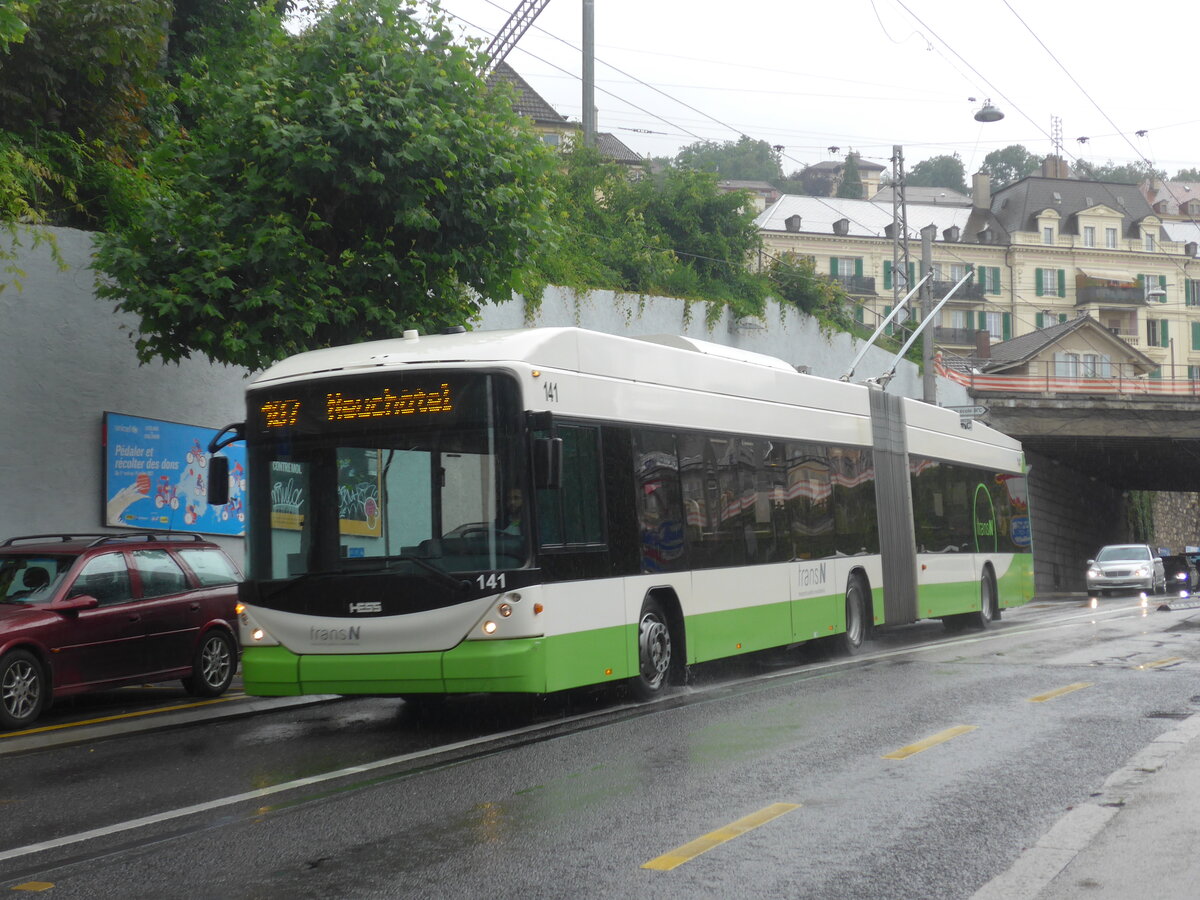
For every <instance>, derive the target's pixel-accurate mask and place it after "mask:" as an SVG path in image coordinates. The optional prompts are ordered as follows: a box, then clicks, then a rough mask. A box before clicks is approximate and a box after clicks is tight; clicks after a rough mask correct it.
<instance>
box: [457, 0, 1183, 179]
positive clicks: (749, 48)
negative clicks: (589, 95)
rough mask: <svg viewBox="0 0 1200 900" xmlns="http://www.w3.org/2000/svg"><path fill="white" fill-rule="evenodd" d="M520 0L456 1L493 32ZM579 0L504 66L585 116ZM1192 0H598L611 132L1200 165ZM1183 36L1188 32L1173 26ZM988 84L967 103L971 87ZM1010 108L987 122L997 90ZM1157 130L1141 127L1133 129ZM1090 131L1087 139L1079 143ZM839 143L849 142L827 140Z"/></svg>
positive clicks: (603, 93)
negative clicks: (1015, 147) (1126, 1)
mask: <svg viewBox="0 0 1200 900" xmlns="http://www.w3.org/2000/svg"><path fill="white" fill-rule="evenodd" d="M518 5H519V3H518V0H443V2H442V7H443V9H444V10H445V11H446V12H447V13H449V14H451V15H452V17H453V19H452V21H453V22H454V23H455V25H456V27H457V28H458V29H459V30H461V31H462V33H464V34H469V35H472V36H476V37H480V38H483V39H484V41H485V43H486V41H488V40H490V38H491V36H492V35H493V34H494V33H495V32H496V31H497V30H498V29H499V28H500V27H501V26H502V25H503V23H504V22H505V21H507V19H508V17H509V14H510V13H511V12H512V11H513V10H514V9H516V8H517V6H518ZM582 9H583V0H550V2H549V4H548V5H547V6H546V8H545V10H544V11H543V12H542V13H541V15H540V16H539V17H538V18H537V20H536V21H535V22H534V24H533V27H532V28H530V29H529V30H528V31H527V32H526V33H525V35H524V36H523V37H522V38H521V40H520V41H519V43H518V44H517V46H516V48H515V49H514V50H513V51H512V52H511V53H510V54H509V56H508V58H507V62H508V63H509V64H510V65H511V66H512V67H513V68H514V69H516V70H517V72H519V73H520V74H521V75H522V76H523V77H524V78H525V79H526V80H527V81H528V82H529V83H530V84H531V85H532V86H533V88H534V89H535V90H536V91H537V92H538V93H539V94H541V95H542V96H543V97H544V98H545V99H546V100H547V101H549V103H550V104H551V105H552V106H553V107H554V108H555V109H557V110H558V111H559V112H560V113H562V114H563V115H565V116H567V117H568V118H570V119H572V120H575V121H579V120H580V118H581V109H582V102H581V93H582V92H581V86H580V80H579V75H580V72H581V59H580V51H579V49H578V48H579V47H580V44H581V36H582ZM1196 9H1197V7H1196V6H1195V4H1194V2H1189V0H1141V2H1139V3H1137V4H1135V5H1134V6H1112V5H1108V4H1096V3H1091V4H1084V3H1079V2H1072V0H969V2H963V0H840V2H836V3H830V2H821V3H817V2H812V0H741V2H723V3H716V2H712V0H595V42H596V106H597V110H598V120H599V128H600V130H601V131H608V132H612V133H613V134H615V135H616V136H617V137H619V138H620V139H621V140H622V141H624V143H625V144H627V145H628V146H629V147H630V148H631V149H633V150H634V151H636V152H638V153H640V154H642V155H651V156H673V155H674V154H675V153H676V152H677V151H678V149H679V148H680V147H683V146H686V145H687V144H690V143H693V142H695V141H698V140H711V141H718V142H720V141H727V140H736V139H737V138H738V136H739V135H741V134H746V135H749V136H750V137H751V138H754V139H761V140H765V141H767V142H768V143H770V144H779V145H783V147H784V148H785V149H784V150H783V169H784V172H785V173H789V172H791V171H793V170H795V169H798V168H802V167H803V166H805V165H809V164H811V163H815V162H819V161H821V160H823V159H830V158H834V157H835V156H836V157H838V158H840V157H843V156H845V154H846V152H847V151H848V150H850V149H854V150H856V151H858V152H860V153H861V154H862V156H863V157H864V158H867V159H871V160H874V161H876V162H878V163H879V164H880V165H884V166H888V167H889V168H890V165H891V164H890V162H889V160H890V158H891V155H892V147H893V145H897V144H899V145H901V146H902V147H903V148H904V159H905V165H906V167H907V168H908V169H910V170H911V168H912V166H913V165H914V164H915V163H917V162H918V161H920V160H922V159H926V158H928V157H930V156H936V155H939V154H951V153H957V154H959V156H960V157H961V158H962V161H963V164H964V166H965V167H966V171H967V173H968V183H969V180H970V179H969V176H970V173H971V172H974V171H975V170H976V169H978V167H979V165H980V164H981V163H982V162H983V158H984V157H985V156H986V155H987V154H988V153H989V152H990V151H992V150H995V149H998V148H1001V147H1005V146H1007V145H1009V144H1023V145H1024V146H1025V147H1027V148H1028V149H1029V150H1030V151H1032V152H1033V153H1036V154H1038V155H1039V156H1043V155H1045V154H1048V153H1050V152H1051V150H1052V147H1053V146H1054V144H1053V140H1052V138H1053V135H1054V131H1055V127H1054V125H1053V118H1054V117H1058V119H1059V120H1060V122H1061V125H1060V129H1061V141H1062V151H1063V153H1064V155H1065V156H1067V158H1068V160H1070V159H1072V158H1076V157H1078V158H1082V159H1086V160H1088V161H1090V162H1098V163H1104V162H1107V161H1109V160H1112V161H1115V162H1119V163H1121V162H1131V161H1134V160H1137V159H1139V158H1145V159H1148V160H1150V161H1151V162H1153V163H1154V164H1155V166H1156V167H1157V168H1160V169H1165V170H1166V171H1167V174H1168V175H1169V176H1174V174H1175V173H1176V171H1178V170H1179V169H1181V168H1189V167H1200V140H1197V137H1198V136H1200V108H1197V107H1196V106H1195V104H1194V103H1192V102H1191V95H1192V93H1193V92H1194V86H1195V84H1196V72H1197V69H1198V68H1200V66H1198V65H1197V62H1196V59H1195V54H1194V52H1193V51H1192V49H1191V47H1190V44H1189V41H1188V40H1187V36H1188V35H1190V34H1192V33H1193V25H1194V24H1195V22H1196V19H1197V12H1196ZM1172 35H1175V37H1174V38H1173V37H1172ZM972 97H973V98H975V99H974V100H971V99H969V98H972ZM989 98H990V100H991V102H992V104H993V105H994V106H996V107H998V108H999V109H1000V110H1002V111H1003V113H1004V116H1005V117H1004V119H1003V120H1002V121H999V122H993V123H989V124H983V123H980V122H977V121H975V119H974V114H975V112H976V111H977V110H978V109H979V108H980V107H981V106H982V105H983V103H984V101H985V100H987V99H989ZM1139 131H1144V132H1145V133H1144V134H1143V135H1138V134H1137V132H1139ZM1080 137H1086V138H1087V139H1088V140H1087V142H1086V143H1082V142H1080V141H1079V138H1080ZM830 147H837V148H838V149H837V150H836V151H833V152H831V151H830V150H829V148H830Z"/></svg>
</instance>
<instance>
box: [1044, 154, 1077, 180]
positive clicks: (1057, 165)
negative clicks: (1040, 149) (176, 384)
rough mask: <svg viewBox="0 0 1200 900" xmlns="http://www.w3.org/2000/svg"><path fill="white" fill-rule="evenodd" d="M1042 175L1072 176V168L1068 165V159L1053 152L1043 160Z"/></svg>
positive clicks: (1050, 176) (1052, 176) (1051, 176)
mask: <svg viewBox="0 0 1200 900" xmlns="http://www.w3.org/2000/svg"><path fill="white" fill-rule="evenodd" d="M1042 177H1043V178H1070V177H1071V170H1070V168H1068V167H1067V161H1066V160H1065V159H1063V158H1062V157H1061V156H1055V155H1054V154H1051V155H1050V156H1047V157H1046V158H1045V160H1043V161H1042Z"/></svg>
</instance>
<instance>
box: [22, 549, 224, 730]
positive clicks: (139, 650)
mask: <svg viewBox="0 0 1200 900" xmlns="http://www.w3.org/2000/svg"><path fill="white" fill-rule="evenodd" d="M241 578H242V576H241V573H240V572H239V571H238V569H237V567H236V566H235V565H234V564H233V562H232V561H231V560H230V559H229V557H228V556H226V555H225V553H224V552H223V551H222V550H221V548H220V547H218V546H217V545H216V544H213V543H210V542H208V541H205V540H202V539H201V538H200V537H199V536H198V535H164V534H129V535H122V534H105V535H100V534H93V535H65V534H58V535H32V536H30V537H17V538H10V539H9V540H7V541H4V542H3V543H0V729H13V728H22V727H24V726H26V725H28V724H30V723H31V722H33V721H34V720H35V719H36V718H37V717H38V715H40V714H41V712H42V711H43V710H45V709H46V708H48V707H49V706H50V703H51V701H52V700H53V699H54V698H56V697H65V696H68V695H70V694H79V693H83V692H85V691H97V690H106V689H108V688H114V687H120V686H121V685H128V684H144V683H146V682H154V681H170V680H172V679H175V678H180V679H182V680H183V686H184V688H186V689H187V691H188V692H189V693H191V694H194V695H197V696H201V697H215V696H217V695H218V694H221V693H223V692H224V691H225V690H226V688H228V687H229V683H230V682H231V681H232V680H233V676H234V672H235V670H236V669H237V640H236V637H235V634H236V628H235V622H236V616H235V613H234V606H235V605H236V603H237V584H238V582H239V581H241Z"/></svg>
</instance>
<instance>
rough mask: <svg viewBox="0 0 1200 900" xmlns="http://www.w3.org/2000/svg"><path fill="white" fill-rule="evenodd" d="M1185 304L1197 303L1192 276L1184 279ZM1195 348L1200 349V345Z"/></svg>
mask: <svg viewBox="0 0 1200 900" xmlns="http://www.w3.org/2000/svg"><path fill="white" fill-rule="evenodd" d="M1183 305H1184V306H1195V305H1196V292H1195V291H1194V290H1193V289H1192V279H1190V278H1186V279H1184V282H1183ZM1193 349H1196V350H1200V347H1193Z"/></svg>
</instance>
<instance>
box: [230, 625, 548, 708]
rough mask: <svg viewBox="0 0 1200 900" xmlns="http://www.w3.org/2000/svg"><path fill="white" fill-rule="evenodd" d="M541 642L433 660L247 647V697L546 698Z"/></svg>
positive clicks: (436, 655)
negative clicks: (503, 695)
mask: <svg viewBox="0 0 1200 900" xmlns="http://www.w3.org/2000/svg"><path fill="white" fill-rule="evenodd" d="M542 643H543V639H542V638H526V639H518V640H506V641H463V643H461V644H459V645H458V646H457V647H455V648H453V649H452V650H445V651H437V652H426V653H355V654H342V653H336V654H307V655H304V656H301V655H298V654H295V653H293V652H291V651H290V650H288V649H287V648H286V647H280V646H275V647H247V648H245V649H244V650H243V651H242V682H243V684H244V687H245V691H246V693H247V694H252V695H255V696H260V697H289V696H298V695H301V694H468V693H474V692H476V691H488V692H498V693H531V694H538V693H545V692H546V667H545V662H544V660H543V649H542Z"/></svg>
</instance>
